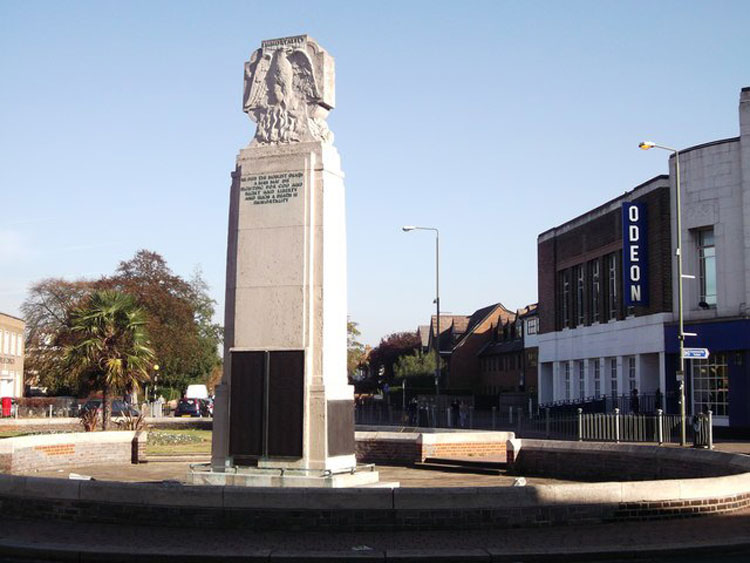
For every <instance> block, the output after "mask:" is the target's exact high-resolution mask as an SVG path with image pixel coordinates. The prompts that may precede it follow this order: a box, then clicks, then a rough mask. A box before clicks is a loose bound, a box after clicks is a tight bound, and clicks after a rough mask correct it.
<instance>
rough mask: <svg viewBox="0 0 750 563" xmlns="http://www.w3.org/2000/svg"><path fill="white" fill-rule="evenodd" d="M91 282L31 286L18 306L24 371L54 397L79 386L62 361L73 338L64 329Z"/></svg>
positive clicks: (47, 281)
mask: <svg viewBox="0 0 750 563" xmlns="http://www.w3.org/2000/svg"><path fill="white" fill-rule="evenodd" d="M92 287H93V282H91V281H87V280H78V281H67V280H63V279H60V278H48V279H44V280H42V281H40V282H37V283H35V284H34V285H33V286H31V289H30V290H29V295H28V297H27V298H26V300H25V301H24V302H23V304H22V305H21V313H22V314H23V317H24V320H25V321H26V354H25V356H26V357H25V359H24V371H25V372H26V374H27V376H26V379H27V381H28V382H29V383H34V384H36V385H39V386H41V387H46V388H47V390H48V391H49V392H50V393H51V394H54V395H58V394H75V393H77V391H78V388H79V384H78V381H77V380H76V378H75V377H74V376H73V375H72V374H71V372H70V370H69V369H68V368H67V366H66V365H65V362H63V361H62V355H63V348H64V347H65V346H69V345H71V344H72V343H73V340H74V338H75V335H73V334H71V332H70V327H69V326H68V321H69V313H70V311H71V310H72V309H73V308H74V307H75V306H76V305H78V304H79V303H81V301H82V300H84V299H85V298H86V297H87V296H88V295H89V294H90V293H91V291H92Z"/></svg>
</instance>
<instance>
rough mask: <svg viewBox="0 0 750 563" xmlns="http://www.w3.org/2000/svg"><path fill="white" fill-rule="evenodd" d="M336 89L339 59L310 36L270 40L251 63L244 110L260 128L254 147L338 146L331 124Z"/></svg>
mask: <svg viewBox="0 0 750 563" xmlns="http://www.w3.org/2000/svg"><path fill="white" fill-rule="evenodd" d="M324 74H328V75H329V76H327V77H322V76H321V75H324ZM326 78H327V80H326ZM325 89H328V90H330V92H324V91H323V90H325ZM332 90H333V59H332V58H331V57H330V56H328V54H327V53H326V52H325V51H324V50H323V49H321V48H320V47H319V46H318V45H317V43H315V41H313V40H312V39H310V38H308V37H307V36H306V35H300V36H296V37H287V38H283V39H274V40H269V41H264V42H263V44H262V47H261V48H260V49H258V50H257V51H255V52H254V53H253V54H252V56H251V57H250V61H249V62H248V63H246V64H245V95H244V104H243V110H244V111H245V113H247V114H248V115H249V116H250V118H251V119H252V120H253V121H255V122H256V123H257V124H258V128H257V130H256V132H255V138H254V140H253V142H252V143H251V144H277V143H294V142H302V141H323V142H325V143H332V142H333V134H332V133H331V131H330V130H329V129H328V124H327V123H326V121H325V118H326V116H327V115H328V112H329V111H330V110H331V109H332V108H333V103H332V100H333V91H332ZM325 94H328V95H325Z"/></svg>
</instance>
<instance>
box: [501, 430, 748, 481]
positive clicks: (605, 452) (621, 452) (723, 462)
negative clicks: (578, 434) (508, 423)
mask: <svg viewBox="0 0 750 563" xmlns="http://www.w3.org/2000/svg"><path fill="white" fill-rule="evenodd" d="M520 442H521V446H520V449H517V450H516V452H515V454H514V455H513V454H511V455H509V456H508V463H509V472H510V473H512V474H516V475H535V476H542V477H555V478H560V479H571V480H575V481H591V482H603V481H647V480H656V479H696V478H704V477H721V476H727V475H739V474H743V473H745V472H747V471H748V470H750V459H748V460H747V463H731V460H732V459H734V458H735V457H737V456H733V455H732V454H726V453H722V452H712V451H704V450H685V449H680V448H670V447H659V446H640V445H622V444H621V445H612V444H609V443H607V444H597V443H591V442H563V441H555V440H520ZM686 452H687V453H686Z"/></svg>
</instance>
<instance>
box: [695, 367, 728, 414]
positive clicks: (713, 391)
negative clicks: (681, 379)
mask: <svg viewBox="0 0 750 563" xmlns="http://www.w3.org/2000/svg"><path fill="white" fill-rule="evenodd" d="M692 365H693V368H692V369H693V412H695V413H699V412H706V411H707V410H711V411H713V413H714V414H715V415H716V416H728V415H729V367H728V366H727V355H726V354H711V356H710V357H709V358H708V359H707V360H693V361H692Z"/></svg>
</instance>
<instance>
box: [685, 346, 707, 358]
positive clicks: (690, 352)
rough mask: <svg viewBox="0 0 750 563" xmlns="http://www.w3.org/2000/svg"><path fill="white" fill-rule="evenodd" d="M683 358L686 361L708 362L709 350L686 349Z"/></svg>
mask: <svg viewBox="0 0 750 563" xmlns="http://www.w3.org/2000/svg"><path fill="white" fill-rule="evenodd" d="M682 357H683V358H685V359H686V360H707V359H708V348H685V349H684V350H683V351H682Z"/></svg>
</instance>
